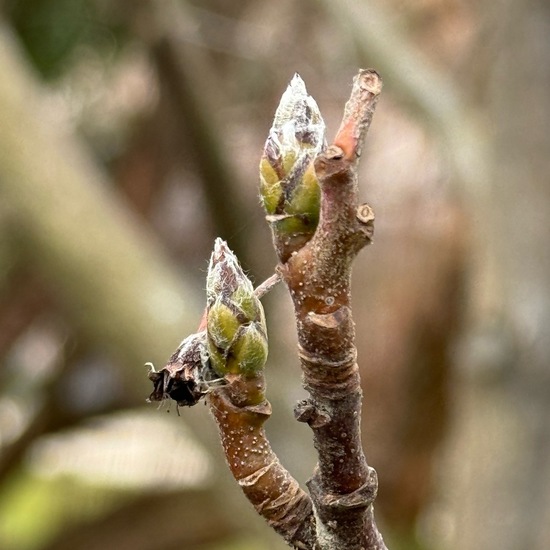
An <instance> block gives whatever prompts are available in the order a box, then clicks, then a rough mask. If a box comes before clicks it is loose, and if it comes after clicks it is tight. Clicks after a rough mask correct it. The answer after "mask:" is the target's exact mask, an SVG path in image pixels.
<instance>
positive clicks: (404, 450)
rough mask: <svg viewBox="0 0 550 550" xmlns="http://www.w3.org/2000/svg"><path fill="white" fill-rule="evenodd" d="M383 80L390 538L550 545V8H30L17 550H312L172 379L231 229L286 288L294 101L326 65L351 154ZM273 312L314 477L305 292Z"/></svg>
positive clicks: (383, 375)
mask: <svg viewBox="0 0 550 550" xmlns="http://www.w3.org/2000/svg"><path fill="white" fill-rule="evenodd" d="M359 67H372V68H375V69H376V70H377V71H378V72H379V73H380V74H381V75H382V77H383V79H384V83H385V87H384V92H383V94H382V98H381V100H380V102H379V104H378V109H377V112H376V115H375V118H374V122H373V125H372V127H371V130H370V133H369V136H368V139H367V144H366V147H365V150H364V153H363V163H362V167H361V178H360V186H361V196H362V199H364V200H367V201H368V202H369V203H370V204H371V205H372V206H373V208H374V210H375V212H376V217H377V219H376V232H375V243H374V245H373V246H371V247H369V248H368V249H367V250H365V251H363V252H362V253H361V255H360V257H359V258H358V260H357V262H356V265H355V271H354V314H355V321H356V327H357V335H358V346H359V362H360V366H361V369H362V375H363V389H364V394H365V404H364V418H363V442H364V448H365V450H366V453H367V457H368V460H369V463H370V464H371V465H372V466H374V467H375V468H376V469H377V471H378V474H379V478H380V490H379V495H378V499H377V501H376V514H377V520H378V523H379V524H380V528H381V530H382V532H383V534H384V537H385V539H386V541H387V543H388V545H389V546H390V548H392V549H393V550H395V549H403V550H404V549H416V550H419V549H422V550H436V549H441V550H470V549H471V548H488V549H492V548H499V549H500V550H520V549H521V550H525V549H533V550H542V549H547V548H550V371H549V369H548V364H549V357H550V339H549V337H548V335H547V332H548V326H550V253H549V248H550V247H549V244H548V241H549V239H550V200H549V199H550V163H549V159H548V154H549V152H550V133H549V132H548V128H550V101H549V99H550V95H549V94H550V4H548V2H546V1H544V0H523V1H520V0H497V1H495V2H475V1H473V0H462V1H461V0H417V1H416V2H405V1H402V0H389V1H386V2H381V1H374V0H373V1H371V0H342V1H339V2H335V1H331V0H316V1H314V0H304V1H301V2H297V1H292V0H278V1H276V2H273V1H269V0H255V1H252V0H242V1H240V2H228V1H223V0H202V1H199V0H194V1H191V0H188V1H183V0H180V1H176V0H158V1H156V2H153V1H143V0H136V1H133V2H109V1H107V0H56V1H54V0H3V1H0V74H1V76H0V358H1V363H0V548H3V549H6V550H46V549H47V550H61V549H63V550H65V549H79V550H80V549H85V550H96V549H97V550H99V549H106V548H108V549H111V548H116V549H122V550H124V549H126V548H128V549H129V548H131V549H132V550H149V549H150V550H172V549H174V550H175V549H191V550H195V549H196V550H217V549H222V548H223V549H232V550H247V549H260V550H263V549H266V550H267V549H282V548H284V547H285V545H284V544H283V542H282V541H281V540H279V539H278V538H277V537H276V536H275V535H274V534H272V533H271V531H270V530H269V529H268V528H267V527H266V526H264V525H263V522H262V520H261V519H260V518H257V517H255V515H254V514H253V512H252V511H251V510H250V506H249V505H248V503H247V502H246V501H245V499H244V497H243V496H242V495H241V494H240V492H239V489H238V488H237V487H236V486H235V484H234V482H233V481H232V480H231V478H230V475H229V473H228V471H227V469H226V467H225V464H224V461H223V457H222V453H221V450H220V448H219V442H218V441H217V439H216V432H215V427H214V424H213V422H212V421H211V419H210V418H209V415H208V411H207V409H206V408H205V407H204V406H203V405H202V404H201V405H198V406H196V407H194V408H192V409H186V410H180V411H179V413H180V414H178V411H177V410H176V408H175V407H174V406H172V407H170V406H169V405H162V406H161V407H157V406H156V405H151V404H147V403H146V402H145V399H146V397H147V395H148V394H149V393H150V391H151V389H152V387H151V384H150V382H148V380H147V369H146V368H145V367H144V366H143V365H144V363H146V362H147V361H152V362H153V363H154V364H155V365H156V366H157V367H158V368H159V367H162V366H163V365H164V363H165V362H166V360H167V358H168V357H169V356H170V355H171V354H172V352H173V351H174V350H175V348H176V347H177V345H178V344H179V342H180V341H181V340H182V339H183V338H184V337H185V336H186V335H187V334H189V333H190V332H193V331H194V330H195V328H196V326H197V324H198V321H199V317H200V314H201V309H202V307H203V303H204V280H203V279H204V276H205V270H206V266H207V260H208V258H209V255H210V251H211V248H212V245H213V241H214V238H215V237H216V236H221V237H223V238H224V239H226V240H227V241H228V243H229V245H230V247H231V248H232V249H233V250H234V251H235V252H236V253H237V254H238V256H239V258H240V259H241V261H242V264H243V266H244V267H245V269H246V270H247V272H248V273H249V274H250V276H251V278H252V279H253V280H254V281H255V282H256V284H259V283H260V282H261V281H262V280H263V279H265V278H266V277H267V276H269V275H270V274H271V273H272V272H273V269H274V266H275V263H276V262H275V255H274V253H273V250H272V247H271V237H270V233H269V230H268V228H267V227H266V224H265V222H264V219H263V213H262V210H261V208H260V207H259V201H258V191H257V180H258V172H257V167H258V163H259V158H260V154H261V150H262V146H263V143H264V140H265V138H266V137H267V132H268V130H269V128H270V126H271V120H272V117H273V113H274V111H275V108H276V106H277V103H278V100H279V98H280V96H281V94H282V92H283V91H284V89H285V87H286V85H287V83H288V81H289V80H290V79H291V78H292V76H293V74H294V73H295V72H298V73H300V75H301V76H302V77H303V78H304V80H305V81H306V84H307V86H308V90H309V92H310V93H311V94H312V95H313V96H314V97H315V99H316V100H317V102H318V104H319V106H320V108H321V111H322V112H323V115H324V117H325V121H326V122H327V125H328V139H329V141H330V139H331V137H332V136H333V135H334V133H335V131H336V129H337V127H338V124H339V120H340V117H341V114H342V108H343V105H344V103H345V101H346V100H347V98H348V95H349V92H350V88H351V81H352V78H353V76H354V75H355V74H356V72H357V70H358V68H359ZM264 304H265V307H266V313H267V320H268V327H269V337H270V344H271V345H270V360H269V362H268V366H267V373H266V374H267V379H268V395H269V398H270V400H271V401H272V404H273V408H274V414H273V417H272V419H271V420H270V422H269V423H268V425H267V431H268V434H269V437H270V438H271V440H272V444H273V446H274V448H275V450H276V451H277V453H279V455H280V458H281V459H282V461H283V462H284V463H285V464H286V465H287V467H288V468H289V469H290V470H291V471H292V473H293V474H294V475H295V476H296V477H297V478H298V479H299V480H300V481H302V482H304V481H305V480H306V479H307V478H308V476H309V474H310V473H311V470H312V468H313V465H314V464H315V455H314V453H313V452H312V449H311V444H310V434H309V433H308V429H307V427H304V426H303V425H299V424H298V423H296V422H295V421H294V420H293V415H292V407H293V404H294V403H295V402H296V400H297V399H300V398H301V397H303V390H302V389H301V388H300V372H299V366H298V362H297V358H296V353H295V349H296V340H295V335H294V330H293V323H292V322H291V320H292V313H291V306H290V300H289V299H288V296H287V295H286V293H285V290H284V289H283V288H276V289H275V290H274V291H273V292H272V293H271V294H270V295H269V296H268V297H266V298H265V300H264ZM167 413H168V414H167ZM180 415H181V416H180Z"/></svg>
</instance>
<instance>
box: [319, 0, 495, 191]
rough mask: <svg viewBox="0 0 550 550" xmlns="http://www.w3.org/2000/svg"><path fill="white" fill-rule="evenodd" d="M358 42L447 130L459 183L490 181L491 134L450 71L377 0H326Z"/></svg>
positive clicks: (390, 81)
mask: <svg viewBox="0 0 550 550" xmlns="http://www.w3.org/2000/svg"><path fill="white" fill-rule="evenodd" d="M322 3H323V5H324V7H325V9H326V10H327V12H328V13H330V15H331V17H332V18H333V19H334V21H339V22H340V25H341V26H342V27H344V28H345V32H346V33H349V34H350V35H351V36H352V38H353V41H354V42H355V44H356V46H357V48H358V50H359V53H360V56H361V58H362V59H364V60H365V61H366V62H368V63H369V64H373V65H376V66H377V67H378V68H379V70H380V71H381V72H382V73H383V74H384V82H385V83H386V86H387V88H388V89H389V90H390V91H391V92H392V93H394V94H395V95H396V96H398V97H399V98H400V99H401V100H402V101H403V102H404V103H405V104H406V105H409V106H410V107H411V109H412V110H413V111H414V112H416V113H417V114H418V115H419V116H421V117H422V118H423V119H424V120H426V121H427V122H428V123H429V124H430V125H431V126H432V127H433V128H434V129H435V130H436V131H437V133H438V134H439V136H441V138H442V140H443V145H444V151H445V153H446V155H447V157H448V158H449V160H450V161H451V163H452V165H453V168H454V170H455V173H456V175H457V176H458V183H460V184H461V185H463V186H464V188H465V191H466V192H467V193H470V194H471V195H472V196H473V197H479V196H480V195H483V194H486V193H487V189H488V188H487V186H488V182H489V181H490V177H489V174H490V164H489V162H490V158H491V157H490V155H488V151H487V144H488V140H487V138H488V136H487V135H486V133H485V132H484V130H483V126H482V120H481V117H480V115H479V113H477V112H476V111H475V109H474V108H473V107H472V105H470V104H469V103H468V102H467V101H466V100H465V98H464V97H463V95H462V94H461V93H460V91H459V90H460V86H458V85H457V84H455V82H453V80H452V78H451V77H450V75H445V74H444V73H443V72H441V71H437V70H435V69H433V68H432V67H431V66H430V64H429V62H428V61H427V60H426V59H424V57H423V56H422V54H421V53H420V52H419V51H418V50H417V48H416V47H415V46H414V44H412V43H411V42H410V41H409V40H407V37H406V35H405V32H404V31H403V29H401V28H400V27H399V25H397V24H396V23H395V22H394V21H393V19H392V17H391V16H390V15H389V14H388V13H386V12H385V10H384V8H383V7H382V6H380V5H379V3H378V2H374V1H372V0H361V1H358V0H342V1H341V2H332V1H331V0H322Z"/></svg>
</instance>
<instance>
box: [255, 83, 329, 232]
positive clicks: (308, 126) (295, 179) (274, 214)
mask: <svg viewBox="0 0 550 550" xmlns="http://www.w3.org/2000/svg"><path fill="white" fill-rule="evenodd" d="M325 146H326V140H325V123H324V121H323V118H322V116H321V112H320V111H319V107H318V106H317V103H316V102H315V100H314V99H313V98H312V97H311V96H310V95H308V93H307V90H306V87H305V84H304V81H303V80H302V79H301V78H300V76H299V75H297V74H296V75H295V76H294V78H293V79H292V80H291V82H290V84H289V85H288V87H287V89H286V91H285V92H284V94H283V96H282V97H281V101H280V103H279V107H278V108H277V111H276V113H275V117H274V121H273V126H272V127H271V130H270V131H269V136H268V138H267V141H266V144H265V147H264V152H263V155H262V159H261V161H260V196H261V199H262V203H263V206H264V208H265V211H266V213H267V214H268V220H269V221H270V223H271V224H272V229H273V232H274V233H275V235H276V236H279V237H285V236H294V235H299V234H306V235H310V236H311V235H313V232H314V231H315V228H316V226H317V222H318V221H319V207H320V190H319V183H318V180H317V177H316V175H315V170H314V168H313V161H314V159H315V157H316V156H317V155H318V154H319V153H320V152H321V151H322V150H323V149H324V147H325Z"/></svg>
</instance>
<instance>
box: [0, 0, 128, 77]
mask: <svg viewBox="0 0 550 550" xmlns="http://www.w3.org/2000/svg"><path fill="white" fill-rule="evenodd" d="M4 12H5V15H6V17H7V19H8V20H10V22H11V24H12V25H13V27H14V29H15V30H16V32H17V33H18V35H19V38H20V40H21V42H22V44H23V46H24V47H25V49H26V51H27V53H28V55H29V57H30V59H31V61H32V63H33V65H34V66H35V67H36V68H37V69H38V71H39V72H40V73H41V74H42V76H43V77H44V78H46V79H55V78H57V77H59V76H60V75H62V74H63V73H64V72H65V71H67V70H68V69H69V68H70V66H71V60H72V56H73V54H74V53H75V51H76V50H77V48H78V47H79V46H90V47H93V48H94V49H95V50H98V49H100V50H101V49H104V50H107V51H109V53H110V54H111V55H112V54H113V53H114V52H116V51H117V50H118V49H119V47H120V44H121V42H122V41H123V40H124V39H125V37H126V36H127V33H126V30H125V28H124V26H123V25H122V24H120V22H119V21H117V20H116V19H113V18H108V17H105V11H104V10H102V9H101V7H100V6H99V5H98V3H97V2H94V1H90V0H7V2H6V4H5V7H4Z"/></svg>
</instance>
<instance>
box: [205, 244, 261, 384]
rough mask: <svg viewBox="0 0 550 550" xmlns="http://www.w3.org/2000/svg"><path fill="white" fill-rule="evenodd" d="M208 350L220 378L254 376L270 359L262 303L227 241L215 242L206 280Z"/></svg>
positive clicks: (213, 366)
mask: <svg viewBox="0 0 550 550" xmlns="http://www.w3.org/2000/svg"><path fill="white" fill-rule="evenodd" d="M206 297H207V299H206V334H207V337H206V348H207V354H208V360H209V362H210V365H211V366H212V369H213V370H214V371H215V372H216V373H217V375H218V376H220V377H223V376H225V375H227V374H243V375H245V376H253V375H255V374H257V373H258V372H259V371H261V370H262V369H263V367H264V365H265V362H266V360H267V329H266V324H265V315H264V310H263V307H262V304H261V302H260V300H259V299H258V297H257V296H256V294H255V292H254V287H253V286H252V283H251V281H250V279H248V277H247V276H246V275H245V274H244V272H243V270H242V268H241V266H240V265H239V262H238V260H237V257H236V256H235V255H234V254H233V252H231V250H230V249H229V247H228V246H227V244H226V243H225V241H223V240H222V239H216V243H215V245H214V251H213V253H212V257H211V259H210V265H209V268H208V275H207V278H206Z"/></svg>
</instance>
